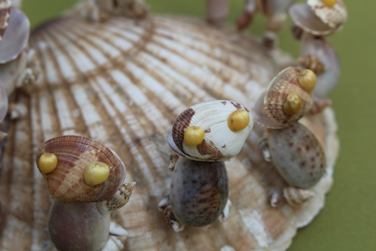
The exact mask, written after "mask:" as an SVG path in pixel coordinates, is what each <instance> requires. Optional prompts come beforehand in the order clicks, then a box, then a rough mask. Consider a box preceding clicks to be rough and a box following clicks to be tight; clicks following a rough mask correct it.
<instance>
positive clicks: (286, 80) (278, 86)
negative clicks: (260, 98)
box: [264, 67, 313, 127]
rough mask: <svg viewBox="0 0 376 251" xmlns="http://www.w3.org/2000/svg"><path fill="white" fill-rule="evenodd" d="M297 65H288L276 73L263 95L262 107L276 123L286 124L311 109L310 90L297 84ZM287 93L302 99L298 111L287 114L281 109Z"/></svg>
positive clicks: (298, 71)
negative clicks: (307, 90)
mask: <svg viewBox="0 0 376 251" xmlns="http://www.w3.org/2000/svg"><path fill="white" fill-rule="evenodd" d="M302 70H303V69H302V68H299V67H288V68H286V69H284V70H283V71H281V72H280V73H278V75H277V76H276V77H275V78H274V79H273V80H272V81H271V82H270V84H269V86H268V89H267V90H266V92H265V96H264V108H265V111H266V113H267V114H268V115H269V117H270V118H271V119H272V120H274V121H275V122H277V123H278V124H281V125H285V127H286V126H288V125H289V124H291V123H294V122H295V121H297V120H299V119H300V118H301V117H303V116H304V115H305V114H307V112H308V111H309V110H310V109H311V107H312V103H313V94H312V92H306V91H305V90H304V89H303V88H302V87H301V86H300V84H299V81H298V78H299V73H300V72H301V71H302ZM289 94H296V95H298V96H299V98H300V99H301V100H302V107H301V109H300V111H299V112H297V113H296V114H293V115H288V114H286V113H285V112H284V110H283V105H284V104H285V102H286V99H287V96H288V95H289Z"/></svg>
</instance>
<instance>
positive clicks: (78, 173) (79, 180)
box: [35, 135, 125, 202]
mask: <svg viewBox="0 0 376 251" xmlns="http://www.w3.org/2000/svg"><path fill="white" fill-rule="evenodd" d="M44 153H53V154H55V155H56V157H57V167H56V168H55V170H53V171H52V172H50V173H47V174H43V177H44V178H45V180H46V182H47V186H48V190H49V192H50V194H51V196H52V197H53V198H55V199H57V200H63V201H66V202H95V201H103V200H107V199H109V198H111V197H112V195H114V194H115V192H116V191H117V190H118V189H119V188H120V186H121V185H122V184H123V181H124V179H125V166H124V164H123V162H122V161H121V160H120V159H119V157H118V156H117V155H116V153H114V152H113V151H112V150H111V149H109V148H108V147H106V146H105V145H103V144H101V143H99V142H97V141H95V140H91V139H89V138H85V137H80V136H74V135H67V136H60V137H56V138H53V139H50V140H48V141H46V142H45V143H43V144H42V145H41V146H40V147H39V149H38V151H37V153H36V155H35V159H36V161H38V160H39V158H40V156H42V155H43V154H44ZM93 162H102V163H105V164H107V165H108V167H109V168H110V175H109V177H108V179H107V180H106V181H105V182H103V183H101V184H99V185H96V186H89V185H87V184H86V183H85V181H84V171H85V168H86V167H87V166H88V165H89V164H90V163H93ZM41 174H42V173H41Z"/></svg>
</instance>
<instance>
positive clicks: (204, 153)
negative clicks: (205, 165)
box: [169, 100, 253, 161]
mask: <svg viewBox="0 0 376 251" xmlns="http://www.w3.org/2000/svg"><path fill="white" fill-rule="evenodd" d="M240 109H243V110H246V111H247V112H248V109H247V108H245V107H244V106H243V105H240V104H238V103H236V102H234V101H229V100H215V101H209V102H204V103H200V104H196V105H194V106H191V107H190V108H188V109H186V110H185V111H183V112H182V113H181V114H180V115H179V116H178V118H177V119H176V120H175V123H174V125H173V127H172V130H171V133H169V143H170V146H171V147H172V149H173V150H175V151H176V152H177V153H180V154H181V155H183V156H184V157H186V158H190V159H196V160H203V161H223V160H228V159H231V158H233V157H234V156H236V155H237V154H238V153H239V152H240V150H241V148H242V147H243V144H244V142H245V140H246V139H247V138H248V136H249V134H250V132H251V130H252V128H253V118H252V116H251V115H250V117H251V118H250V121H249V123H248V125H247V126H246V127H245V128H244V129H243V130H241V131H238V132H233V131H231V130H230V128H229V127H228V117H229V116H230V114H231V113H232V112H234V111H236V110H240ZM190 126H198V127H201V128H202V129H203V130H204V132H205V137H204V140H203V141H202V143H200V144H199V145H197V146H189V145H188V144H186V143H185V141H184V131H185V130H186V128H188V127H190Z"/></svg>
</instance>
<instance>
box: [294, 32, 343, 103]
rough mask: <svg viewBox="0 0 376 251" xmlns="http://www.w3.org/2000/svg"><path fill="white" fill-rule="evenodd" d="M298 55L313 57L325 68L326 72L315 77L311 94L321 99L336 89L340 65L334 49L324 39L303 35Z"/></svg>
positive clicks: (307, 34)
mask: <svg viewBox="0 0 376 251" xmlns="http://www.w3.org/2000/svg"><path fill="white" fill-rule="evenodd" d="M300 55H301V56H305V55H313V56H315V57H316V58H318V59H319V60H320V61H321V62H322V63H323V65H324V66H325V68H326V71H325V72H324V73H322V74H318V75H317V81H316V86H315V89H313V93H314V95H317V96H319V97H322V98H325V97H327V96H328V94H329V93H330V92H331V91H332V90H333V89H334V87H336V85H337V83H338V80H339V77H340V73H341V64H340V61H339V57H338V55H337V52H336V51H335V49H334V47H333V46H332V45H331V44H330V43H329V42H328V41H327V40H326V39H325V38H324V37H315V36H313V35H311V34H309V33H304V34H303V37H302V42H301V48H300Z"/></svg>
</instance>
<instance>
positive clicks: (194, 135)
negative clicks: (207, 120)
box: [184, 126, 205, 146]
mask: <svg viewBox="0 0 376 251" xmlns="http://www.w3.org/2000/svg"><path fill="white" fill-rule="evenodd" d="M204 137H205V132H204V130H203V129H202V128H201V127H199V126H190V127H188V128H187V129H186V130H185V132H184V142H185V143H186V144H187V145H189V146H197V145H198V144H200V143H201V142H202V141H203V140H204Z"/></svg>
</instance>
